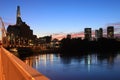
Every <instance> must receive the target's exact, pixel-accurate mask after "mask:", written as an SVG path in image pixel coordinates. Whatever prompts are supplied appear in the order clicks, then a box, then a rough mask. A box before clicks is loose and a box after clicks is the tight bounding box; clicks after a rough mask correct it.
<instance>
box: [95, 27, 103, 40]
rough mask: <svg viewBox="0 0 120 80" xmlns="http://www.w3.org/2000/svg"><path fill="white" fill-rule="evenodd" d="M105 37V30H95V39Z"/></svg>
mask: <svg viewBox="0 0 120 80" xmlns="http://www.w3.org/2000/svg"><path fill="white" fill-rule="evenodd" d="M102 37H103V29H102V28H99V30H95V38H96V39H98V38H102Z"/></svg>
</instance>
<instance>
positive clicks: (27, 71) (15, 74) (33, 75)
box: [0, 46, 49, 80]
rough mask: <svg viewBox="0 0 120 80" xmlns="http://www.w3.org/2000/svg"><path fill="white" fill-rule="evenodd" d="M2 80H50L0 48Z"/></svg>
mask: <svg viewBox="0 0 120 80" xmlns="http://www.w3.org/2000/svg"><path fill="white" fill-rule="evenodd" d="M0 80H49V79H48V78H47V77H46V76H44V75H43V74H41V73H39V72H38V71H37V70H35V69H33V68H32V67H30V66H28V65H27V64H25V63H24V62H22V61H21V60H20V59H19V58H17V57H16V56H14V55H13V54H11V53H10V52H9V51H7V50H6V49H5V48H3V47H2V46H1V48H0Z"/></svg>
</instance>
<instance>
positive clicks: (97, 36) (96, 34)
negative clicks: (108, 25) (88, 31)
mask: <svg viewBox="0 0 120 80" xmlns="http://www.w3.org/2000/svg"><path fill="white" fill-rule="evenodd" d="M95 38H96V39H98V38H99V30H95Z"/></svg>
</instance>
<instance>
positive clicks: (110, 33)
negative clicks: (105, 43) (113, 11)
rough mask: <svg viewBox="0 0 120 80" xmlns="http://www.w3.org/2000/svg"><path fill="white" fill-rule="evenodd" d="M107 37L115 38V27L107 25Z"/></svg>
mask: <svg viewBox="0 0 120 80" xmlns="http://www.w3.org/2000/svg"><path fill="white" fill-rule="evenodd" d="M107 38H114V27H113V26H108V27H107Z"/></svg>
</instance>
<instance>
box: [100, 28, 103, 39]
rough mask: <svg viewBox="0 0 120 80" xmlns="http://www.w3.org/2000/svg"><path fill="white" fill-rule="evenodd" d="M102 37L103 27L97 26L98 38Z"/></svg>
mask: <svg viewBox="0 0 120 80" xmlns="http://www.w3.org/2000/svg"><path fill="white" fill-rule="evenodd" d="M102 37H103V29H102V28H99V38H102Z"/></svg>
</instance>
